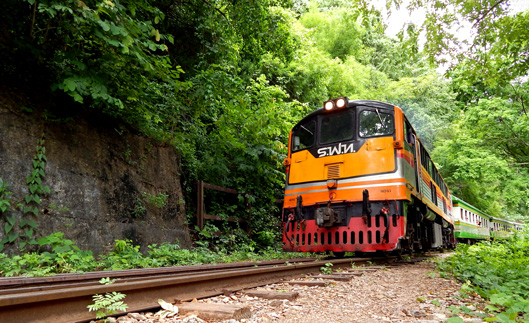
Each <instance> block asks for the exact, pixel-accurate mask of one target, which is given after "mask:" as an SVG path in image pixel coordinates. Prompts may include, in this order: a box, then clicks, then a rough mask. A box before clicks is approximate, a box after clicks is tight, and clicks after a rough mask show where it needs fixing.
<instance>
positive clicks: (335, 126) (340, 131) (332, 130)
mask: <svg viewBox="0 0 529 323" xmlns="http://www.w3.org/2000/svg"><path fill="white" fill-rule="evenodd" d="M353 134H354V118H353V114H352V113H351V112H350V111H345V112H344V113H339V114H332V115H326V116H323V117H322V118H321V121H320V143H321V144H328V143H331V142H336V141H346V140H351V139H353Z"/></svg>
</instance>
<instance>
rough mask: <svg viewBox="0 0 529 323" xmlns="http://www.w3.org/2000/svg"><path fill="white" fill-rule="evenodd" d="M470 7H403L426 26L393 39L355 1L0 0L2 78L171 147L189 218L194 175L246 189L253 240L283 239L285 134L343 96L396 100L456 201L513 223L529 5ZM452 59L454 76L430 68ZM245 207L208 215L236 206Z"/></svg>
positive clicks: (520, 176)
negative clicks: (453, 28) (463, 26)
mask: <svg viewBox="0 0 529 323" xmlns="http://www.w3.org/2000/svg"><path fill="white" fill-rule="evenodd" d="M389 2H390V3H391V2H393V3H399V2H400V1H389ZM468 3H469V2H468ZM468 3H467V2H465V1H459V0H443V1H439V0H435V1H434V0H427V1H417V2H412V6H419V5H421V4H424V6H425V7H426V8H427V9H428V10H429V11H428V16H427V17H428V19H427V20H426V23H425V25H424V26H423V27H421V26H415V25H408V26H407V27H406V28H405V29H404V30H402V31H400V32H399V33H398V34H397V37H395V38H390V37H388V36H386V35H385V34H384V32H385V26H384V24H383V17H382V15H381V13H380V12H379V11H377V10H375V9H373V8H372V7H371V5H370V4H369V2H367V1H361V0H341V1H335V0H313V1H306V0H297V1H292V2H291V1H287V0H266V1H253V0H243V1H236V2H234V1H229V0H218V1H214V2H210V1H204V0H190V1H187V2H174V1H166V0H150V1H147V0H138V1H133V2H131V1H122V0H85V1H79V0H66V1H65V0H60V1H59V0H5V1H4V2H3V4H2V6H3V10H1V11H0V28H1V29H2V33H0V75H1V77H2V80H10V84H12V85H13V86H14V87H16V86H17V85H18V86H20V85H24V86H27V85H28V84H29V85H30V86H31V87H32V88H36V89H38V90H39V91H42V92H51V93H52V94H51V95H52V98H53V100H51V102H54V103H53V104H52V106H51V107H49V108H50V109H52V110H53V109H56V110H58V111H61V112H62V113H64V112H65V110H66V111H68V110H71V113H72V114H74V113H75V111H76V110H79V109H85V108H93V109H97V110H99V111H101V112H103V113H106V114H109V115H112V116H115V117H117V118H120V119H121V120H123V121H125V122H127V123H129V124H130V125H132V126H134V127H136V128H137V129H138V130H139V131H141V132H143V133H144V134H146V135H148V136H151V137H153V138H155V139H157V140H160V141H162V142H164V143H167V144H170V145H172V146H174V147H175V148H176V149H177V150H178V151H179V153H180V156H181V161H180V163H181V166H182V174H181V175H182V183H183V186H184V189H185V192H186V202H187V203H186V205H187V209H188V212H189V214H194V211H195V210H193V209H192V207H193V205H194V204H193V199H194V197H195V196H196V194H195V192H194V189H195V183H196V181H197V180H204V181H206V182H209V183H213V184H217V185H221V186H225V187H230V188H234V189H237V190H238V191H240V192H245V193H248V194H249V195H248V196H249V199H250V202H251V204H252V223H251V226H252V230H253V232H254V237H257V238H258V239H260V243H262V245H267V244H269V243H272V242H273V241H279V238H278V237H276V236H274V235H275V232H277V231H276V228H277V226H276V223H277V221H278V220H277V216H276V215H275V214H276V212H277V207H276V206H275V203H274V202H275V200H276V199H279V198H281V197H282V188H283V182H284V175H283V165H282V160H283V159H284V157H285V153H286V147H287V140H288V139H287V138H288V132H289V129H290V128H291V126H292V125H293V124H294V123H295V122H296V121H297V120H299V119H300V118H302V117H303V116H304V115H306V113H307V112H310V111H313V110H314V109H316V108H319V107H320V106H321V104H322V102H323V101H324V100H327V99H329V98H334V97H338V96H343V95H346V96H348V97H350V98H351V99H357V98H358V99H375V100H381V101H389V102H392V103H395V104H397V105H399V106H401V107H402V108H403V109H404V111H405V112H406V114H407V116H408V118H409V119H410V121H411V122H412V124H413V125H414V127H415V128H416V129H417V131H418V133H419V135H420V138H421V139H422V140H423V141H424V142H425V143H426V145H427V147H428V148H429V149H430V150H431V151H432V155H433V159H434V160H435V161H436V162H437V163H438V164H439V168H440V171H441V173H442V175H443V176H444V177H445V179H446V181H447V183H448V184H449V187H450V188H451V189H452V191H453V192H454V193H455V194H457V195H458V196H460V197H461V198H462V199H464V200H467V201H469V202H470V203H471V204H474V205H475V206H477V207H479V208H482V209H483V210H484V211H486V212H487V213H490V214H492V215H495V216H508V217H510V218H513V219H523V218H524V217H526V216H527V213H528V211H529V195H528V194H529V187H528V185H529V184H528V183H529V181H528V180H527V179H528V178H529V174H528V169H529V160H528V158H529V157H528V154H529V149H528V147H529V132H528V130H527V129H529V120H528V118H527V111H526V108H525V106H524V102H527V101H528V100H527V99H528V98H527V97H526V96H527V86H528V85H527V79H526V78H524V76H527V64H528V61H527V55H526V54H527V49H528V43H529V42H528V40H529V36H528V35H527V28H525V27H524V26H527V19H528V14H527V12H526V13H518V14H510V13H509V12H508V10H506V8H507V6H508V2H507V1H500V2H498V4H496V2H495V1H489V0H477V1H473V2H471V3H472V5H469V4H468ZM452 5H453V6H452ZM452 10H455V11H456V12H457V13H460V15H454V14H453V12H451V11H452ZM455 17H461V19H460V20H461V21H473V22H475V23H474V25H473V27H474V28H475V30H476V31H477V33H476V37H475V38H474V39H472V40H471V45H472V46H466V47H458V44H460V43H456V42H452V41H451V39H453V37H450V35H449V32H450V31H449V29H448V27H449V25H450V24H451V23H455V22H454V19H455ZM421 28H422V29H421ZM422 31H425V32H426V35H428V38H427V42H426V45H425V50H426V52H425V53H423V52H422V51H421V48H420V46H419V39H420V33H421V32H422ZM496 31H498V34H497V35H496ZM449 40H450V41H449ZM447 44H453V45H454V46H455V47H454V48H455V49H452V48H450V50H449V48H448V47H446V46H447ZM456 49H457V50H456ZM446 54H449V55H450V54H454V55H453V56H449V57H451V62H452V63H453V64H452V68H451V69H449V74H448V75H449V76H450V79H444V78H441V77H440V76H439V75H438V74H437V72H436V70H435V68H436V67H437V65H436V63H437V62H439V60H440V59H442V58H446V57H447V56H446ZM443 55H444V56H443ZM427 57H430V58H431V59H430V61H428V60H427ZM53 105H55V106H53ZM3 196H4V197H0V198H2V199H3V201H5V202H2V205H1V206H2V209H3V208H5V206H6V205H8V204H6V203H7V202H8V200H7V199H6V198H5V196H7V195H5V194H4V195H3ZM239 200H240V202H239V203H238V205H237V206H236V207H235V208H230V209H224V210H218V212H219V213H221V212H224V213H232V215H233V214H239V215H240V214H243V212H246V206H245V205H244V200H245V198H244V196H243V195H241V196H240V199H239ZM0 201H2V200H0ZM2 211H3V214H5V213H8V212H4V210H2ZM191 221H192V220H191ZM222 229H226V231H229V230H232V229H233V228H229V227H228V226H226V228H222ZM270 232H272V233H271V234H270ZM242 241H244V238H241V239H238V238H237V241H235V243H240V242H242ZM108 257H110V258H108V259H109V261H112V259H113V258H112V255H109V256H108ZM131 259H132V258H131ZM131 261H133V260H131Z"/></svg>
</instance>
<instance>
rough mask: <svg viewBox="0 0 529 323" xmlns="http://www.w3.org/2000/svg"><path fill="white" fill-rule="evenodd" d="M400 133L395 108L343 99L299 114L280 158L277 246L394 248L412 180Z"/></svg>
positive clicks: (318, 249) (401, 122) (410, 155)
mask: <svg viewBox="0 0 529 323" xmlns="http://www.w3.org/2000/svg"><path fill="white" fill-rule="evenodd" d="M405 132H406V129H405V125H404V117H403V114H402V111H401V110H400V109H399V108H397V107H395V106H393V105H390V104H387V103H383V102H378V101H370V100H354V101H351V100H349V99H347V98H346V97H344V98H339V99H335V100H331V101H327V102H325V104H324V107H323V108H321V109H319V110H317V111H315V112H313V113H311V114H310V115H308V116H307V117H305V118H304V119H303V120H301V121H300V122H299V123H298V124H297V125H296V126H295V127H294V128H293V129H292V131H291V132H290V140H289V152H288V157H287V158H286V159H285V165H286V167H287V168H286V173H287V181H286V188H285V197H284V204H283V229H284V234H283V243H284V246H283V248H284V250H286V251H302V252H323V251H334V252H336V253H340V252H347V251H352V252H354V251H357V252H358V251H362V252H369V251H377V250H381V251H391V250H395V249H399V248H400V247H401V246H400V244H401V241H402V240H403V239H404V238H405V234H406V230H405V228H406V216H405V215H406V214H407V212H406V210H405V208H407V207H408V203H405V201H410V199H411V197H410V194H411V191H412V189H413V186H414V183H413V181H415V179H416V175H415V174H414V172H415V169H414V166H413V165H414V157H413V156H414V154H413V149H412V146H411V145H407V144H406V145H405V139H404V138H405ZM408 139H409V140H413V137H412V136H409V138H408ZM408 146H409V147H408Z"/></svg>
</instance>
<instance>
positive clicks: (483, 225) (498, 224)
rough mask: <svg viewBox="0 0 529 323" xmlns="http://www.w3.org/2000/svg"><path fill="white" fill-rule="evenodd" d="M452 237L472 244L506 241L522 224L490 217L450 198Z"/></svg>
mask: <svg viewBox="0 0 529 323" xmlns="http://www.w3.org/2000/svg"><path fill="white" fill-rule="evenodd" d="M452 205H453V214H454V227H455V231H454V235H455V238H456V240H457V241H458V242H462V243H467V244H474V243H476V242H479V241H483V240H490V239H508V238H510V237H511V236H512V235H513V234H514V232H518V231H521V230H523V229H524V227H525V226H524V224H523V223H519V222H514V221H508V220H506V219H501V218H498V217H493V216H490V215H488V214H486V213H484V212H483V211H481V210H480V209H478V208H477V207H475V206H473V205H471V204H470V203H468V202H465V201H463V200H462V199H460V198H458V197H456V196H452Z"/></svg>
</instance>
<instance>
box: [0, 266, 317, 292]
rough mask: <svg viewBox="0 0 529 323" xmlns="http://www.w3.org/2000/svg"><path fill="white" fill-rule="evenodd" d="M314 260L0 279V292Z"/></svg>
mask: <svg viewBox="0 0 529 323" xmlns="http://www.w3.org/2000/svg"><path fill="white" fill-rule="evenodd" d="M314 260H315V259H314V258H295V259H288V260H270V261H254V262H251V261H247V262H237V263H229V264H215V265H191V266H178V267H159V268H142V269H126V270H112V271H109V270H106V271H91V272H86V273H82V274H57V275H54V276H47V277H23V276H18V277H0V292H1V290H2V289H6V288H11V287H16V286H29V285H41V284H48V283H58V282H78V281H86V280H99V279H101V278H106V277H109V278H116V279H119V278H125V277H134V276H141V277H144V276H148V275H160V274H161V273H166V274H175V273H182V272H186V273H190V272H198V271H210V270H217V269H221V270H222V269H227V268H243V267H253V266H269V265H279V264H284V263H285V262H286V261H289V262H309V261H314Z"/></svg>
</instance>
